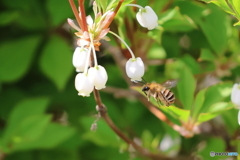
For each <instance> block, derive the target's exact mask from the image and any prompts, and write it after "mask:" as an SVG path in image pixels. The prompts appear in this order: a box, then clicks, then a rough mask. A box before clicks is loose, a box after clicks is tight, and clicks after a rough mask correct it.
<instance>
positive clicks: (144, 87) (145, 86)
mask: <svg viewBox="0 0 240 160" xmlns="http://www.w3.org/2000/svg"><path fill="white" fill-rule="evenodd" d="M149 89H150V87H149V85H148V83H147V84H145V85H144V86H143V87H142V91H143V92H146V91H148V90H149Z"/></svg>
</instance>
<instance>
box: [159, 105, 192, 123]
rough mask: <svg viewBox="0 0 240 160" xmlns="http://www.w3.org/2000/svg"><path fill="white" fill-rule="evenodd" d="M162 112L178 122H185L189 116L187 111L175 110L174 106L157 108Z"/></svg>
mask: <svg viewBox="0 0 240 160" xmlns="http://www.w3.org/2000/svg"><path fill="white" fill-rule="evenodd" d="M159 108H160V109H161V110H162V111H164V112H165V113H169V114H170V115H171V116H172V117H175V119H178V121H179V122H183V121H185V122H186V121H187V120H188V118H189V115H190V111H189V110H184V109H181V108H177V107H175V106H169V107H159Z"/></svg>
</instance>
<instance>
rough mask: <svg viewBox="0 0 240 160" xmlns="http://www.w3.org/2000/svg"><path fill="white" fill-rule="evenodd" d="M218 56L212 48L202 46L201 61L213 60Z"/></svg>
mask: <svg viewBox="0 0 240 160" xmlns="http://www.w3.org/2000/svg"><path fill="white" fill-rule="evenodd" d="M216 58H217V57H216V56H215V55H214V54H213V53H212V52H211V50H209V49H207V48H202V49H201V54H200V57H199V61H213V60H215V59H216Z"/></svg>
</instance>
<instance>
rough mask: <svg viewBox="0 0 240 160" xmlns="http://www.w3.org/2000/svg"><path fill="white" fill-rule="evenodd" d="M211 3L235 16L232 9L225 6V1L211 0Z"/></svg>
mask: <svg viewBox="0 0 240 160" xmlns="http://www.w3.org/2000/svg"><path fill="white" fill-rule="evenodd" d="M210 2H211V3H214V4H216V5H217V6H218V7H220V8H221V9H222V10H224V11H225V12H227V13H230V14H232V15H236V14H235V13H234V12H233V11H232V9H231V8H230V7H229V5H228V4H227V2H226V1H225V0H217V1H216V0H211V1H210Z"/></svg>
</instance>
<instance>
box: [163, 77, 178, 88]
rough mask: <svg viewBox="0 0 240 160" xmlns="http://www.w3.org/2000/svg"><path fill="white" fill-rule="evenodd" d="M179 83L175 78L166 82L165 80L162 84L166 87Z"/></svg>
mask: <svg viewBox="0 0 240 160" xmlns="http://www.w3.org/2000/svg"><path fill="white" fill-rule="evenodd" d="M177 83H178V80H177V79H174V80H168V81H166V82H164V83H163V84H162V86H164V87H166V88H172V87H175V86H176V85H177Z"/></svg>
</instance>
